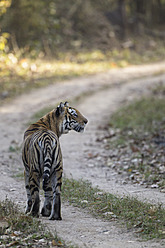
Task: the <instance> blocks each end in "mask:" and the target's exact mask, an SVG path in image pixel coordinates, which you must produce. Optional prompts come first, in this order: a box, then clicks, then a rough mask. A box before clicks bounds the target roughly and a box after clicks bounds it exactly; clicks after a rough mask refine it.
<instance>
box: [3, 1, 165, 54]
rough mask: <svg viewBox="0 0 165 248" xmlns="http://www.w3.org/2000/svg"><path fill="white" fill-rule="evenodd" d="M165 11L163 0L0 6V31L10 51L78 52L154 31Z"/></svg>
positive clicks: (15, 2) (32, 2)
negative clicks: (77, 47) (72, 49)
mask: <svg viewBox="0 0 165 248" xmlns="http://www.w3.org/2000/svg"><path fill="white" fill-rule="evenodd" d="M11 1H12V3H11ZM10 4H11V5H10ZM6 9H7V11H6ZM164 13H165V0H150V1H146V0H134V1H132V0H102V1H100V0H76V1H75V0H67V1H61V0H47V1H45V0H37V1H34V0H8V1H7V0H6V1H1V2H0V14H1V16H0V21H1V32H2V33H8V34H9V35H10V37H8V39H9V40H10V49H13V50H15V51H16V50H18V49H20V48H23V49H24V51H25V52H31V51H44V53H45V54H47V55H51V54H52V53H55V52H56V51H57V49H59V48H60V49H61V48H62V49H68V48H73V47H74V48H75V46H76V44H77V46H79V47H80V48H81V47H87V48H94V47H98V48H103V47H104V48H109V47H110V46H113V45H116V46H117V44H118V41H117V39H119V40H125V39H127V38H128V37H130V36H131V35H142V34H144V33H145V32H146V30H150V31H151V32H153V31H152V30H153V29H155V30H158V28H160V27H161V25H162V26H163V24H164V23H165V15H164ZM160 31H161V28H160Z"/></svg>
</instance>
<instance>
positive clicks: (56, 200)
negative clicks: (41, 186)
mask: <svg viewBox="0 0 165 248" xmlns="http://www.w3.org/2000/svg"><path fill="white" fill-rule="evenodd" d="M61 186H62V171H58V172H56V175H52V188H53V203H52V211H51V215H50V217H49V220H62V217H61Z"/></svg>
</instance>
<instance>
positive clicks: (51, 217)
mask: <svg viewBox="0 0 165 248" xmlns="http://www.w3.org/2000/svg"><path fill="white" fill-rule="evenodd" d="M49 220H62V217H61V216H58V215H51V216H50V217H49Z"/></svg>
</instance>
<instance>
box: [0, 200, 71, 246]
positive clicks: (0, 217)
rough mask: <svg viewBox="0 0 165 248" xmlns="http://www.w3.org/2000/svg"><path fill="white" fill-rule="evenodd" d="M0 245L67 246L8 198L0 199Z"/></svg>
mask: <svg viewBox="0 0 165 248" xmlns="http://www.w3.org/2000/svg"><path fill="white" fill-rule="evenodd" d="M0 246H1V247H45V248H46V247H62V248H66V247H68V246H66V245H65V244H64V242H63V241H61V240H60V239H59V238H58V237H57V236H56V234H54V235H53V234H52V233H50V232H49V230H48V228H47V227H45V226H43V224H42V223H41V221H40V220H38V219H36V218H33V217H31V216H28V215H24V214H23V213H22V212H21V211H20V209H19V208H18V206H17V205H16V204H15V203H14V202H12V201H11V200H9V199H6V200H4V201H0Z"/></svg>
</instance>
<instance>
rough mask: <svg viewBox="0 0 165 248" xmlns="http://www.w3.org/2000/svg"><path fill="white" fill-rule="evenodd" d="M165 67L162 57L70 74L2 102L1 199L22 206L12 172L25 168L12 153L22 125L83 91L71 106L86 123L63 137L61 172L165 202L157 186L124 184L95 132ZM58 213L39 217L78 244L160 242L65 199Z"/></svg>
mask: <svg viewBox="0 0 165 248" xmlns="http://www.w3.org/2000/svg"><path fill="white" fill-rule="evenodd" d="M163 72H165V63H163V62H162V63H159V64H154V65H146V66H137V67H136V66H134V67H129V68H126V69H118V70H113V71H110V72H108V73H106V74H99V75H96V76H90V77H86V78H80V79H74V80H72V81H69V82H63V83H59V84H55V85H52V86H49V87H47V88H44V89H39V90H35V91H33V92H32V93H30V94H28V95H22V96H20V97H19V98H17V99H15V100H13V101H12V102H11V103H10V104H8V105H4V106H2V107H1V108H0V115H1V118H0V130H1V140H0V158H1V174H0V194H1V199H4V198H5V197H6V195H7V196H8V198H11V199H13V200H14V201H15V202H16V203H19V204H20V205H21V206H22V207H24V206H25V202H26V195H25V190H24V183H23V181H22V180H18V178H16V179H15V178H13V177H11V176H13V175H18V174H19V173H20V172H22V171H23V167H22V162H21V155H18V154H17V153H11V152H10V150H11V149H12V148H13V147H17V146H18V147H19V146H20V145H21V143H22V137H23V132H24V129H25V128H26V126H27V122H28V121H29V119H30V118H31V116H32V115H33V114H34V113H35V112H37V111H38V110H40V109H41V108H43V107H45V106H53V105H54V106H55V105H56V104H57V103H58V102H60V101H63V100H72V99H74V98H75V97H79V96H80V95H81V96H82V95H83V98H82V100H81V101H79V102H78V103H76V106H75V107H76V108H78V109H79V110H81V112H82V113H83V114H84V115H85V116H86V117H87V118H88V119H89V124H88V126H87V129H86V132H85V133H84V134H82V135H80V134H77V133H74V132H72V133H70V134H69V135H64V136H63V137H62V138H61V145H62V151H63V157H64V173H65V175H66V176H67V177H70V176H72V177H73V178H75V179H79V178H83V179H88V180H89V181H91V182H92V184H93V185H94V186H96V185H98V186H99V188H101V189H103V190H105V191H107V192H111V193H114V194H120V195H121V194H129V195H133V196H137V197H139V198H140V199H143V200H147V201H151V202H161V203H163V204H165V198H164V194H163V193H160V192H159V191H158V190H156V189H149V188H148V189H146V188H143V187H142V186H137V185H136V186H135V185H132V184H126V185H123V184H122V180H123V178H122V177H121V176H119V175H117V174H116V173H115V172H114V171H113V170H111V169H110V168H107V167H106V166H105V165H104V162H103V160H102V155H103V154H104V152H105V151H104V149H103V148H102V147H100V145H99V146H98V144H97V142H96V137H97V135H98V133H99V135H100V132H103V131H100V129H99V127H100V125H104V124H105V123H106V122H107V121H108V118H109V116H110V114H111V113H113V112H114V111H115V110H116V109H117V108H119V107H120V106H121V105H122V104H123V102H124V101H125V100H127V101H128V100H129V101H130V100H131V99H133V98H135V97H139V96H141V95H142V94H147V92H148V88H149V87H151V86H152V85H155V84H158V83H159V82H160V81H164V80H165V74H160V73H163ZM159 74H160V75H159ZM89 93H90V94H89ZM68 144H69V146H68ZM89 152H90V153H95V152H97V153H98V154H100V156H98V157H97V161H96V160H95V159H93V160H92V161H91V163H89V161H88V160H87V159H86V154H87V153H89ZM62 215H63V221H61V222H56V221H54V222H52V221H48V220H45V219H43V222H44V223H46V224H47V225H48V227H49V228H50V229H51V230H52V231H55V230H56V231H57V234H58V235H59V236H61V237H62V238H63V239H64V240H66V242H67V243H72V244H76V245H78V246H79V247H100V248H102V247H107V248H113V247H115V248H116V247H117V248H120V247H124V246H125V247H128V248H131V247H132V248H134V247H135V248H136V247H137V248H140V247H163V243H161V242H156V241H148V242H139V241H138V238H137V237H136V236H135V235H134V234H133V233H131V232H128V231H127V230H126V229H125V228H121V227H119V226H118V225H116V224H115V223H114V222H105V221H102V220H100V219H96V218H94V217H92V216H91V215H89V214H88V213H87V212H86V211H82V210H80V209H77V208H74V207H72V206H69V205H67V203H65V204H63V207H62Z"/></svg>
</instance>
